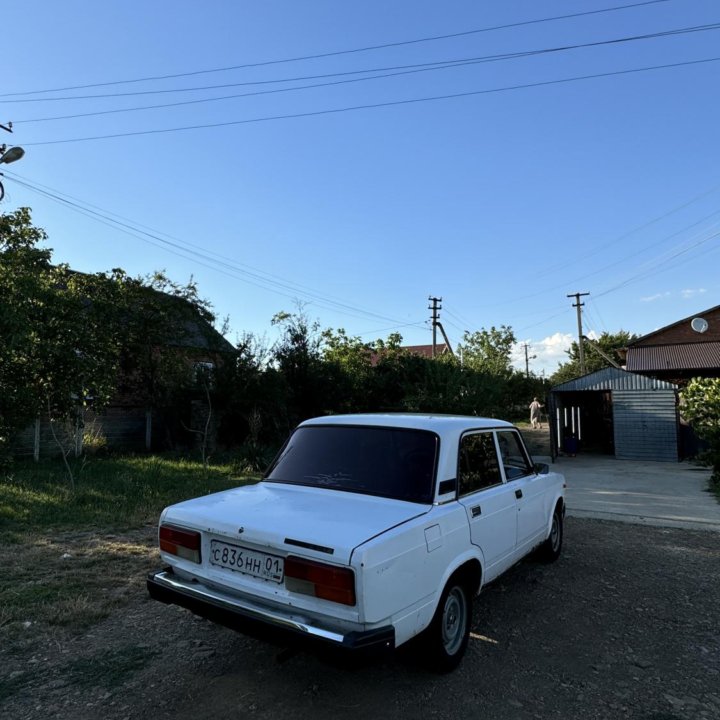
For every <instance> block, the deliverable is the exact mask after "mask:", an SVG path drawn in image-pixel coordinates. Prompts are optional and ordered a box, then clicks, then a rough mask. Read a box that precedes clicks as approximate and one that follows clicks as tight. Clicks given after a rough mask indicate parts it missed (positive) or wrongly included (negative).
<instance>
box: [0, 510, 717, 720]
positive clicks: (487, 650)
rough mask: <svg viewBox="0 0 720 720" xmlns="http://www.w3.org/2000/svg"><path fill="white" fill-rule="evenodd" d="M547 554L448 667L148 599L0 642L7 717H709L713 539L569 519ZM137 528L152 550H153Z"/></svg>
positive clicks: (481, 620)
mask: <svg viewBox="0 0 720 720" xmlns="http://www.w3.org/2000/svg"><path fill="white" fill-rule="evenodd" d="M565 529H566V535H565V547H564V550H563V555H562V557H561V558H560V560H559V561H558V562H557V563H555V564H554V565H549V566H545V565H540V564H536V563H534V562H531V561H525V562H523V563H520V564H519V565H517V566H516V567H514V568H513V569H512V570H511V571H509V572H508V573H507V574H506V575H504V576H503V577H502V578H500V579H499V580H498V581H497V582H496V583H494V584H493V585H492V586H490V587H489V588H487V589H486V590H485V591H484V592H483V594H482V595H481V596H480V597H479V598H477V599H476V601H475V608H474V616H473V638H472V640H471V642H470V646H469V648H468V653H467V656H466V657H465V659H464V661H463V663H462V665H461V666H460V668H459V669H458V670H456V671H455V672H454V673H452V674H450V675H446V676H435V675H431V674H429V673H427V672H425V671H424V670H423V669H422V667H421V666H419V665H418V664H417V663H415V662H414V659H413V657H412V655H411V653H399V654H398V655H397V656H396V657H394V658H393V659H390V660H388V661H385V662H382V663H375V664H366V665H364V666H361V667H359V668H354V669H347V668H341V667H337V666H336V665H333V664H330V663H328V662H326V661H322V660H320V659H318V658H316V657H313V656H311V655H306V654H302V653H301V654H296V655H290V654H287V653H285V654H283V653H279V652H278V649H277V648H274V647H272V646H269V645H266V644H264V643H261V642H258V641H255V640H251V639H248V638H245V637H242V636H240V635H237V634H235V633H233V632H231V631H229V630H226V629H224V628H220V627H217V626H214V625H212V624H211V623H209V622H207V621H205V620H198V619H195V618H193V617H192V616H191V615H190V614H189V613H187V612H186V611H184V610H181V609H178V608H173V607H167V606H163V605H161V604H159V603H155V602H152V601H149V600H148V599H147V598H146V594H145V591H144V584H143V578H142V568H141V567H140V566H139V567H138V570H139V576H138V579H137V582H136V583H134V584H133V585H132V588H133V589H132V593H131V597H130V599H129V601H128V602H127V603H126V604H124V605H123V606H122V607H121V608H118V609H116V610H115V611H113V613H112V615H111V616H110V617H109V618H107V619H106V620H103V621H102V622H100V623H99V624H97V625H94V626H93V627H92V628H91V629H90V630H88V631H86V632H85V633H84V634H81V635H73V634H72V633H70V632H69V631H64V630H63V631H60V630H58V631H57V632H55V633H54V634H53V633H50V634H48V635H47V636H42V640H39V639H38V638H37V637H36V638H34V639H33V640H32V642H31V641H27V642H25V643H23V642H22V641H16V642H14V643H13V644H12V645H11V646H10V649H9V650H8V649H7V647H6V648H5V650H3V648H2V647H0V663H1V664H0V717H2V718H8V719H12V720H25V719H29V718H43V720H46V719H50V718H63V719H65V718H67V719H68V720H69V719H71V718H72V719H73V720H97V718H103V719H104V720H122V719H125V718H127V719H128V720H135V719H138V720H140V719H145V718H148V717H153V718H154V719H156V720H160V719H164V718H173V719H176V720H191V719H192V720H203V719H205V718H208V719H209V718H213V720H224V719H225V718H238V717H242V718H246V717H254V718H259V719H270V718H273V719H277V718H303V719H305V718H307V719H308V720H309V719H310V718H312V719H313V720H324V719H325V718H327V719H328V720H330V718H332V720H336V718H337V717H338V716H340V717H342V718H358V719H360V718H363V720H364V719H365V718H368V717H383V718H395V717H397V718H416V717H417V718H454V719H455V718H476V717H483V718H488V719H493V718H497V719H499V720H525V719H526V718H528V719H529V718H543V719H544V718H563V719H567V718H582V719H583V720H593V719H594V718H598V719H599V718H602V719H603V720H605V719H607V718H633V719H638V720H640V719H642V720H691V719H692V720H698V719H702V718H713V719H718V720H720V538H718V535H717V534H716V533H709V532H698V531H688V530H676V529H663V528H650V527H640V526H634V525H628V524H622V523H613V522H605V521H599V520H586V519H578V518H568V519H567V521H566V528H565ZM149 537H150V536H148V557H147V558H145V561H144V562H145V564H150V565H152V563H153V562H154V553H153V551H152V550H151V549H150V544H149V543H150V542H151V541H150V539H149Z"/></svg>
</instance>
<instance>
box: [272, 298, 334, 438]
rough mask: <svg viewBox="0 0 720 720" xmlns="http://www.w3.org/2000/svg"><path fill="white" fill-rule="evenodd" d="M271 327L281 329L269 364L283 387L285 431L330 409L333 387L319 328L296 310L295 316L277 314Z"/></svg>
mask: <svg viewBox="0 0 720 720" xmlns="http://www.w3.org/2000/svg"><path fill="white" fill-rule="evenodd" d="M272 324H273V325H275V326H277V327H279V328H280V329H281V337H280V339H279V340H278V342H277V343H276V344H275V346H274V348H273V362H274V366H275V368H276V369H277V371H278V373H279V374H280V377H281V379H282V383H283V385H284V389H285V391H284V394H285V398H286V405H285V408H278V411H280V412H282V410H283V409H284V411H285V418H286V428H287V431H289V430H290V429H291V428H292V427H294V426H295V425H296V424H297V423H298V422H300V421H302V420H305V419H307V418H309V417H313V416H315V415H323V414H325V413H327V412H328V411H330V410H331V409H332V407H333V400H332V398H333V397H334V396H335V392H336V387H334V386H333V385H332V383H331V382H329V378H328V376H327V372H326V367H327V366H326V365H325V364H324V363H323V362H322V353H321V346H322V335H321V333H320V325H319V324H318V323H317V322H311V321H310V320H309V318H308V316H307V315H306V314H305V312H304V311H303V310H302V308H300V309H299V310H298V311H297V312H296V313H287V312H279V313H277V314H276V315H275V316H274V317H273V319H272Z"/></svg>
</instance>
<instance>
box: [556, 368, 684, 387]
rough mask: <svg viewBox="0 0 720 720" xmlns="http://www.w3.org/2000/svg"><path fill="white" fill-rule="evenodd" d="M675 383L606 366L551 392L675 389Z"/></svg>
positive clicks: (563, 384)
mask: <svg viewBox="0 0 720 720" xmlns="http://www.w3.org/2000/svg"><path fill="white" fill-rule="evenodd" d="M676 389H677V385H675V384H673V383H669V382H665V381H664V380H657V379H656V378H651V377H646V376H645V375H638V374H636V373H632V372H627V371H625V370H620V369H618V368H613V367H608V368H603V369H602V370H596V371H595V372H593V373H590V374H589V375H583V376H582V377H579V378H575V379H574V380H569V381H568V382H565V383H562V384H561V385H556V386H555V387H553V388H551V392H579V391H582V390H676Z"/></svg>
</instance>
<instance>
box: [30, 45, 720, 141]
mask: <svg viewBox="0 0 720 720" xmlns="http://www.w3.org/2000/svg"><path fill="white" fill-rule="evenodd" d="M718 60H720V57H711V58H702V59H700V60H688V61H686V62H678V63H668V64H665V65H651V66H648V67H641V68H631V69H628V70H614V71H612V72H605V73H595V74H591V75H578V76H575V77H570V78H560V79H558V80H543V81H540V82H534V83H523V84H519V85H508V86H505V87H500V88H489V89H485V90H470V91H466V92H460V93H450V94H447V95H432V96H428V97H421V98H410V99H407V100H392V101H388V102H381V103H369V104H365V105H352V106H349V107H343V108H330V109H326V110H312V111H308V112H301V113H289V114H285V115H267V116H264V117H259V118H247V119H244V120H228V121H224V122H217V123H203V124H198V125H184V126H182V127H175V128H159V129H155V130H134V131H130V132H121V133H110V134H107V135H91V136H87V137H77V138H64V139H61V140H42V141H36V142H25V143H23V145H25V146H28V147H29V146H31V145H58V144H62V143H73V142H88V141H91V140H110V139H113V138H121V137H136V136H139V135H159V134H164V133H171V132H182V131H188V130H205V129H210V128H218V127H229V126H233V125H248V124H252V123H260V122H270V121H273V120H293V119H298V118H307V117H318V116H321V115H334V114H339V113H345V112H354V111H357V110H377V109H379V108H386V107H396V106H399V105H413V104H418V103H425V102H436V101H438V100H452V99H456V98H462V97H472V96H474V95H490V94H493V93H499V92H511V91H515V90H526V89H529V88H536V87H547V86H550V85H562V84H565V83H572V82H580V81H583V80H596V79H598V78H605V77H615V76H618V75H630V74H634V73H641V72H650V71H654V70H667V69H670V68H678V67H689V66H692V65H701V64H704V63H711V62H717V61H718Z"/></svg>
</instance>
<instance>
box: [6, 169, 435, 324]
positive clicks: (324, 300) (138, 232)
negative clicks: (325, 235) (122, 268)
mask: <svg viewBox="0 0 720 720" xmlns="http://www.w3.org/2000/svg"><path fill="white" fill-rule="evenodd" d="M5 174H6V177H8V178H10V179H12V181H13V182H15V183H17V184H18V185H21V186H22V187H25V188H27V189H29V190H32V191H33V192H35V193H38V194H40V195H43V196H44V197H47V198H48V199H50V200H53V201H55V202H57V203H60V204H61V205H64V206H66V207H68V208H70V209H71V210H74V211H75V212H79V213H80V214H82V215H85V216H86V217H90V218H92V219H93V220H96V221H98V222H100V223H102V224H103V225H106V226H108V227H112V228H114V229H115V230H119V231H120V232H122V233H125V234H127V235H131V236H133V237H136V238H138V239H139V240H142V241H143V242H147V243H148V244H150V245H153V246H155V247H159V248H162V249H163V250H165V251H166V252H170V253H171V254H173V255H177V256H179V257H182V258H184V259H185V260H190V261H191V262H194V263H196V264H197V265H201V266H203V267H207V268H209V269H211V270H215V271H217V272H220V273H222V274H224V275H228V276H229V277H233V278H235V279H239V280H241V281H243V282H245V283H247V284H249V285H253V286H255V287H260V288H262V289H264V290H269V291H271V292H274V293H277V294H279V295H283V296H285V297H288V298H291V299H296V298H298V296H301V297H303V298H306V299H309V300H312V301H313V302H314V303H315V304H317V305H318V306H320V307H324V308H325V309H328V310H333V311H335V312H341V313H344V314H347V315H352V316H354V317H360V318H363V319H374V320H381V321H384V322H392V323H396V327H399V326H403V327H405V326H407V325H408V324H407V323H405V324H403V325H400V322H401V321H399V320H397V319H395V318H392V317H389V316H387V315H382V314H380V313H375V312H372V311H370V310H366V309H364V308H359V307H357V306H354V305H351V304H348V303H345V302H343V301H340V300H336V299H333V298H332V297H330V296H327V295H322V294H320V293H317V292H315V291H313V290H311V289H309V288H306V287H303V286H302V285H299V284H298V283H295V282H293V281H291V280H285V279H283V278H280V277H279V276H276V275H271V274H270V273H266V272H265V271H263V270H258V269H256V268H250V267H249V266H243V265H241V264H239V263H237V262H235V261H234V260H231V259H230V258H227V257H226V256H223V255H220V254H218V253H210V252H208V251H206V250H204V249H202V248H200V246H198V245H194V244H193V243H189V242H187V241H177V240H170V239H167V238H168V237H170V236H167V237H162V234H160V233H158V232H156V231H154V232H150V231H148V230H146V229H143V227H144V226H142V225H139V224H138V223H134V222H133V221H127V222H125V221H124V220H123V219H120V218H122V216H120V215H116V214H115V213H112V212H110V211H106V210H101V209H99V208H97V206H92V205H89V204H87V203H84V202H83V201H79V200H77V199H71V198H70V196H67V195H65V194H64V193H60V192H59V191H54V190H52V189H51V188H47V186H45V187H42V186H38V185H36V184H33V183H31V182H28V181H27V180H25V179H23V178H22V177H21V176H19V175H17V174H15V173H9V172H6V173H5ZM411 324H412V325H415V326H416V327H423V328H424V323H422V322H420V321H418V322H416V323H411Z"/></svg>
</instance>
